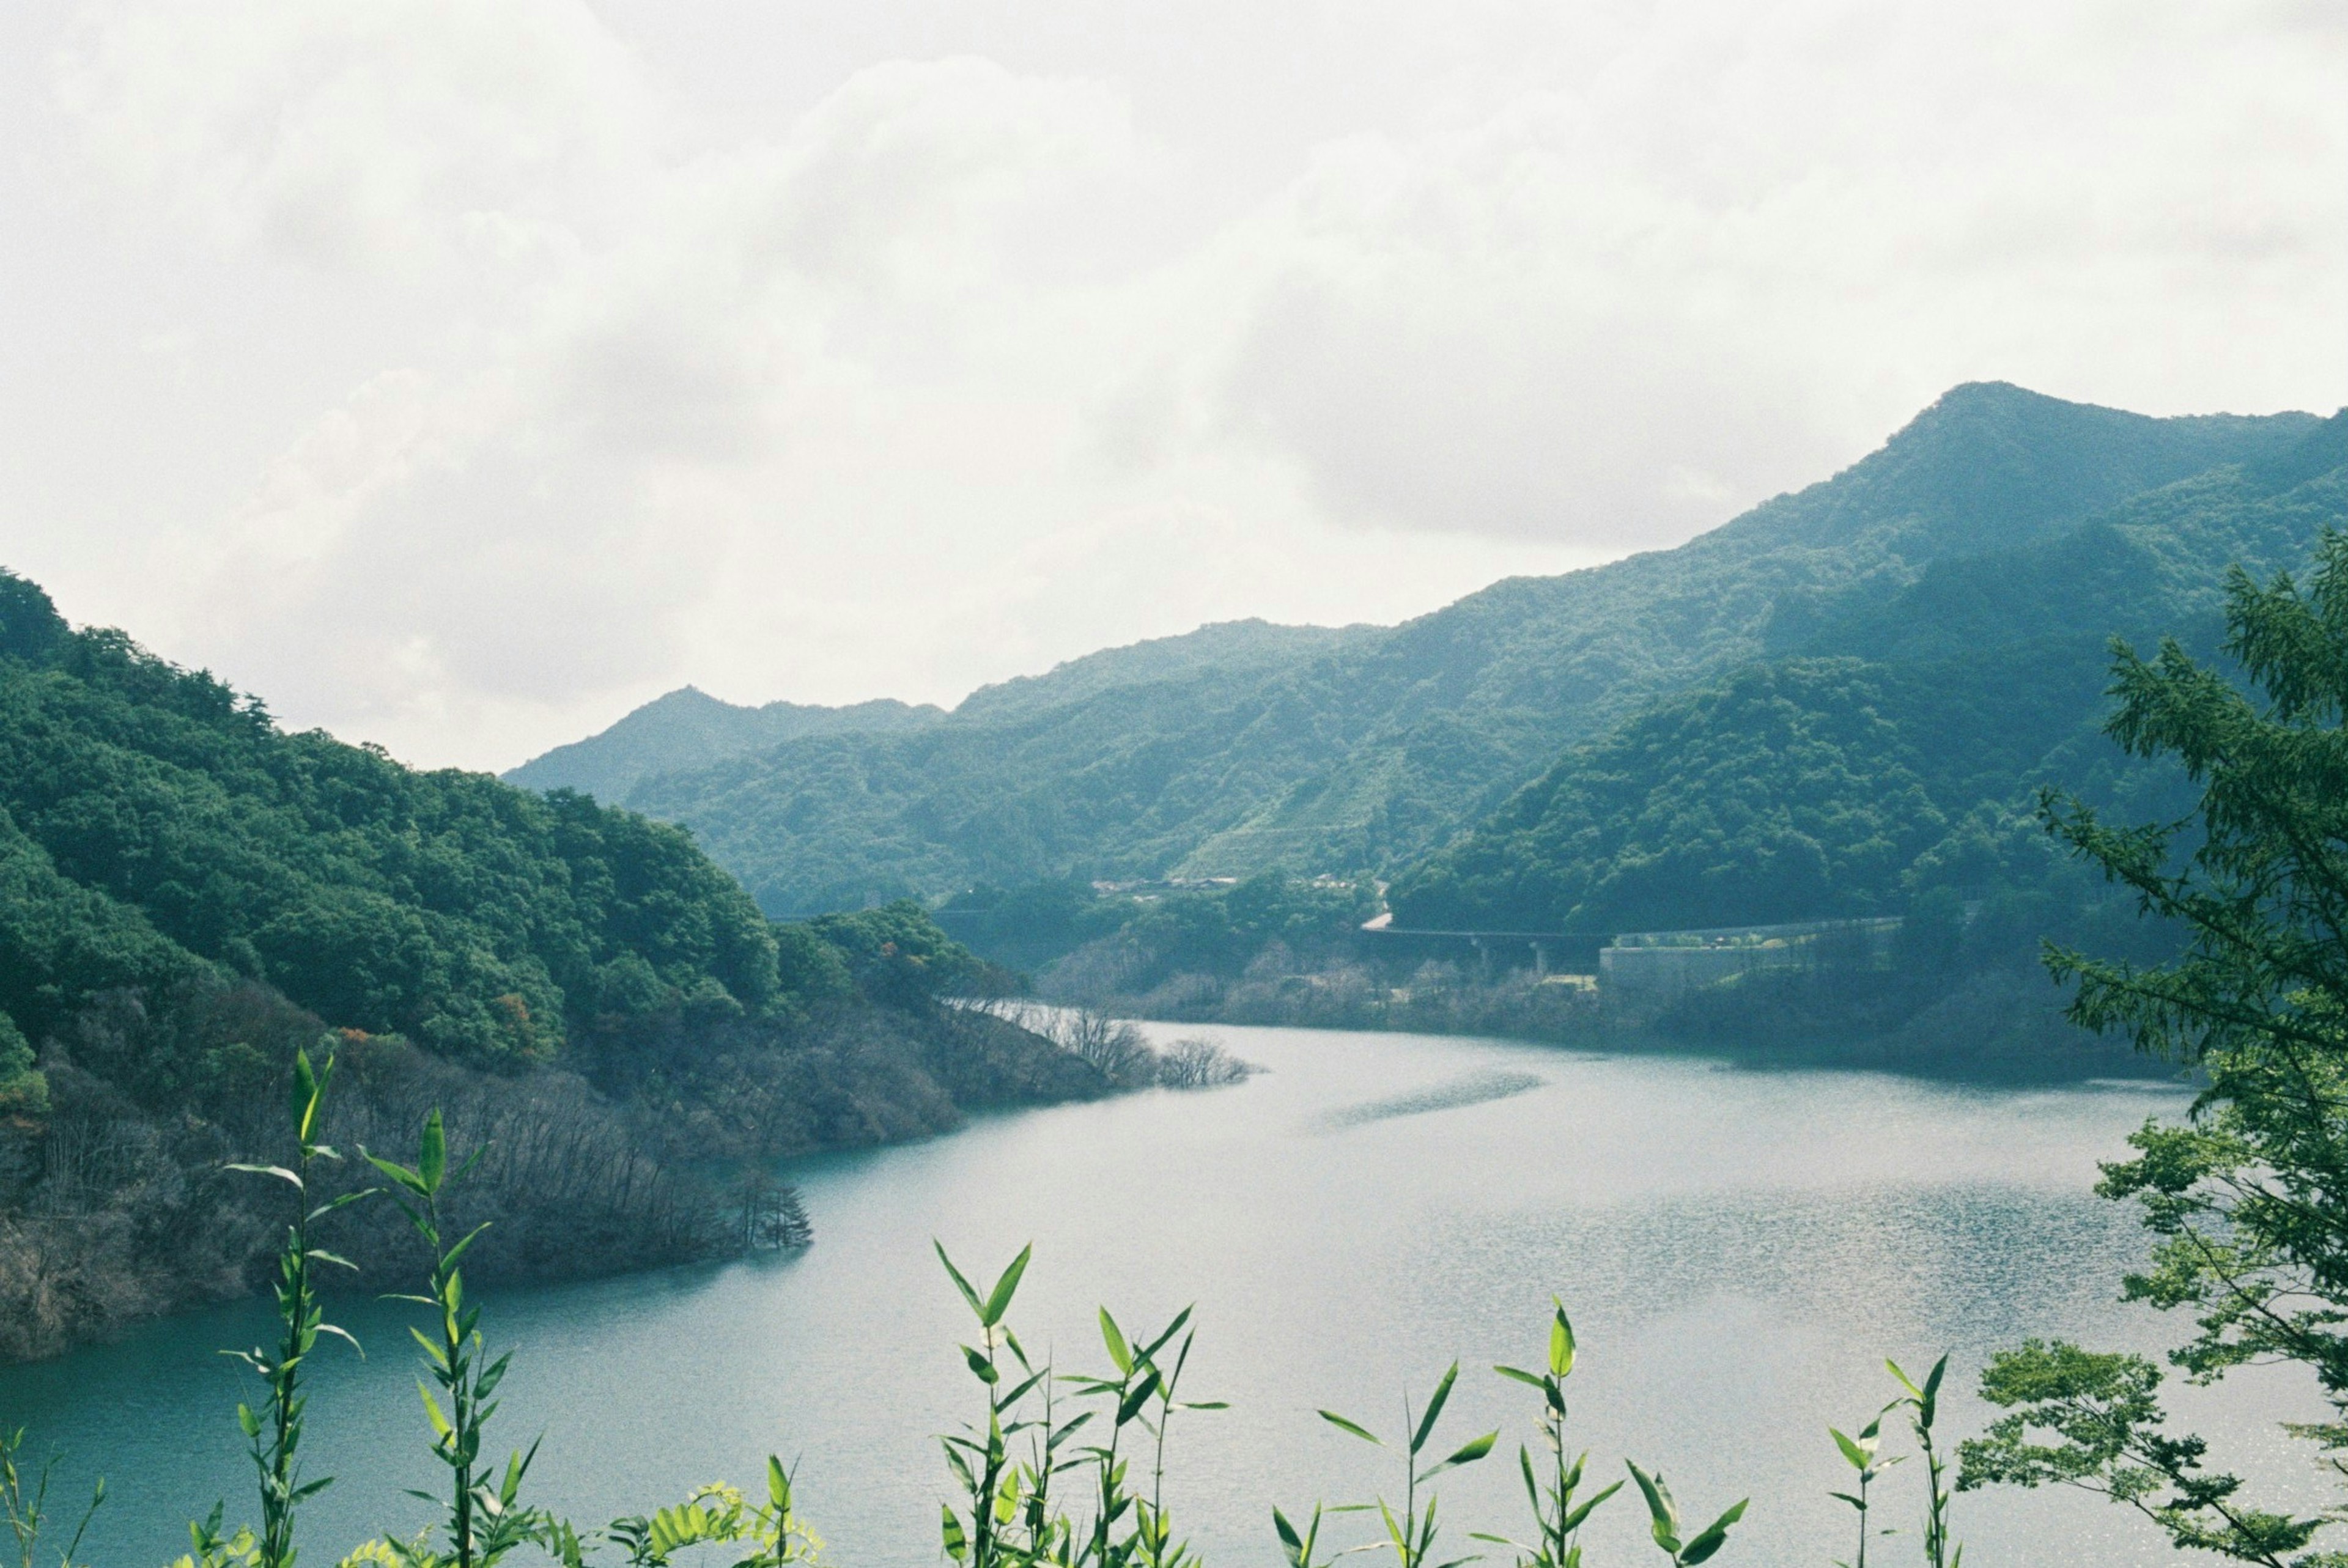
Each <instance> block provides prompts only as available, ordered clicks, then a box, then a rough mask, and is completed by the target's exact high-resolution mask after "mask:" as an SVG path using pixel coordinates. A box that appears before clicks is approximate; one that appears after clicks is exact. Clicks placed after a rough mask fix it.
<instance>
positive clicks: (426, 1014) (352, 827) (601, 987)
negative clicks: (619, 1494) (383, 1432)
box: [0, 572, 1104, 1355]
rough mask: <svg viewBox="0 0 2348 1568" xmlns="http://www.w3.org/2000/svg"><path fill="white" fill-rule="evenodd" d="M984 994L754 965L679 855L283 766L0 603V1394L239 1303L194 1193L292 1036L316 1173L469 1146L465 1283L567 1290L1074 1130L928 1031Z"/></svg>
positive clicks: (134, 668)
mask: <svg viewBox="0 0 2348 1568" xmlns="http://www.w3.org/2000/svg"><path fill="white" fill-rule="evenodd" d="M987 981H988V975H987V972H986V971H985V968H984V966H983V965H981V964H979V963H978V961H977V960H975V959H973V958H971V957H970V955H969V954H968V953H967V952H965V951H963V949H962V948H959V947H957V946H956V945H955V944H953V943H952V942H950V941H948V940H947V939H946V938H945V937H944V935H943V934H942V932H940V931H939V930H938V928H937V927H936V926H935V925H934V924H933V923H932V922H931V921H930V920H929V919H928V917H926V916H925V915H923V914H922V912H921V911H920V910H919V909H918V908H916V907H910V906H906V907H897V908H893V909H880V910H871V911H865V912H860V913H858V914H855V915H851V916H842V917H835V918H833V919H831V920H829V921H826V922H823V923H821V924H819V925H817V926H782V927H778V926H775V925H773V924H771V923H770V922H768V921H767V918H766V917H764V916H763V915H761V914H760V913H759V911H758V909H757V906H756V905H755V904H754V903H753V902H752V901H751V899H750V898H749V897H748V896H747V894H746V893H744V892H743V890H742V889H741V887H740V886H739V885H738V884H736V882H735V881H734V880H733V878H731V877H730V876H727V875H726V873H725V872H724V871H722V870H720V869H719V868H718V867H717V866H716V865H714V864H713V863H712V862H711V861H710V860H709V858H708V857H707V856H705V855H704V854H703V853H702V852H701V850H700V849H699V848H697V847H696V846H695V845H694V843H693V842H692V839H691V838H690V836H689V835H687V834H685V832H684V831H682V830H681V829H679V828H676V827H675V826H671V825H666V824H663V823H657V822H653V821H650V820H647V819H646V818H644V817H642V816H639V815H633V814H632V813H628V812H624V811H621V810H617V809H611V808H606V807H602V806H599V805H597V804H595V803H594V802H593V801H592V800H590V799H589V798H587V797H586V796H584V795H581V794H572V793H567V792H557V793H555V794H550V795H545V796H541V795H538V794H532V793H530V792H528V791H525V790H520V789H517V788H514V787H512V786H510V785H508V784H500V783H499V782H498V781H497V780H495V779H491V778H489V777H486V776H484V775H480V774H463V773H456V772H438V773H425V772H417V771H416V770H412V769H409V768H407V767H403V766H401V765H400V764H397V763H396V762H394V761H392V760H391V759H390V758H389V757H387V756H386V755H384V754H383V753H380V752H378V751H376V750H373V749H370V748H366V747H355V746H349V745H345V744H343V743H340V742H337V741H335V740H334V739H332V738H331V737H329V736H326V735H324V734H322V733H308V734H288V733H284V732H283V731H281V730H280V729H279V728H278V727H277V726H276V725H275V724H274V723H272V722H271V720H270V718H269V715H268V714H267V712H265V711H264V710H263V708H262V707H261V706H260V705H259V704H258V703H257V702H253V701H252V700H251V699H248V698H244V697H241V696H239V695H237V694H236V693H234V692H231V691H229V690H228V689H227V688H226V687H224V686H222V685H221V683H220V682H217V681H214V680H213V679H211V677H210V676H208V675H204V674H201V673H198V672H191V671H185V670H180V669H178V668H175V667H173V666H171V665H170V664H168V663H166V662H164V661H160V660H158V659H156V658H154V657H152V656H151V655H149V654H148V653H146V652H144V651H141V650H140V649H139V647H138V646H137V645H136V644H134V643H132V642H131V641H129V639H128V638H126V637H125V636H123V635H122V634H121V633H119V632H115V631H107V630H76V629H74V628H72V627H70V626H68V625H67V623H66V621H65V620H63V619H62V618H61V617H60V616H59V615H58V614H57V610H56V609H55V608H54V607H53V605H52V604H51V603H50V601H49V600H48V598H47V596H46V594H44V593H43V592H42V591H41V590H40V589H38V588H37V587H36V586H34V585H33V584H31V583H29V582H26V581H25V580H24V579H20V578H16V577H14V576H11V575H8V574H6V573H5V572H0V1355H5V1354H9V1353H18V1354H22V1353H28V1352H34V1351H39V1350H45V1349H51V1348H57V1346H59V1345H61V1344H64V1343H66V1342H67V1341H69V1340H70V1339H72V1338H74V1337H78V1336H81V1335H84V1334H88V1333H91V1332H97V1331H100V1330H102V1329H103V1328H104V1327H107V1326H108V1324H111V1323H114V1322H118V1321H120V1320H121V1319H123V1318H125V1317H135V1316H139V1315H140V1314H142V1313H147V1312H152V1311H159V1310H164V1309H168V1308H169V1307H172V1306H175V1305H178V1304H180V1303H182V1302H185V1301H189V1300H198V1299H203V1298H206V1297H209V1296H219V1295H221V1294H227V1293H233V1292H235V1291H237V1290H240V1289H242V1288H243V1287H244V1286H245V1285H246V1284H247V1283H248V1281H247V1277H246V1269H247V1267H248V1266H249V1265H250V1264H251V1262H252V1258H253V1256H254V1255H255V1253H254V1248H255V1247H256V1246H257V1245H260V1244H261V1243H262V1242H263V1241H265V1239H266V1236H267V1234H268V1231H269V1226H268V1225H267V1224H265V1223H263V1221H262V1220H261V1219H260V1218H259V1217H257V1216H258V1214H260V1212H261V1211H260V1210H259V1209H258V1208H256V1206H255V1205H256V1204H261V1203H263V1201H264V1200H265V1197H266V1194H258V1193H254V1192H252V1191H251V1190H250V1184H242V1185H240V1184H239V1182H238V1181H234V1180H230V1179H228V1178H226V1177H224V1176H223V1175H222V1173H221V1163H222V1162H223V1161H225V1160H228V1159H231V1158H237V1157H244V1158H250V1157H252V1156H254V1155H263V1156H269V1155H273V1153H275V1152H276V1151H275V1150H274V1149H273V1146H272V1144H271V1140H272V1139H273V1137H274V1136H276V1133H275V1132H273V1128H274V1124H275V1122H276V1121H277V1118H275V1117H273V1116H270V1115H268V1114H267V1113H266V1112H267V1108H268V1107H272V1106H273V1105H275V1104H276V1103H277V1102H278V1100H279V1099H280V1092H279V1091H280V1087H281V1085H282V1083H283V1080H284V1075H285V1071H286V1068H287V1065H288V1063H289V1061H290V1060H291V1058H292V1055H293V1051H294V1050H296V1049H297V1048H301V1047H309V1048H312V1049H314V1050H315V1049H318V1048H319V1044H320V1040H321V1035H322V1033H323V1032H324V1031H327V1030H332V1031H334V1033H333V1037H332V1040H333V1043H332V1044H331V1046H330V1049H332V1050H336V1051H339V1052H340V1053H341V1054H342V1055H343V1056H344V1057H345V1061H346V1065H348V1067H349V1068H350V1070H351V1078H350V1081H351V1082H352V1083H353V1084H354V1085H355V1090H354V1091H352V1092H350V1093H347V1094H345V1095H341V1096H338V1097H337V1109H336V1114H337V1115H338V1116H339V1117H341V1118H342V1119H343V1121H342V1122H341V1126H340V1133H339V1135H340V1136H341V1137H343V1138H345V1139H348V1140H351V1141H363V1140H372V1141H373V1142H375V1143H379V1144H383V1145H386V1146H395V1145H397V1144H399V1143H404V1142H405V1141H406V1140H407V1139H408V1138H410V1137H412V1136H413V1128H414V1124H415V1122H416V1121H417V1118H419V1117H420V1116H421V1114H422V1112H423V1110H424V1109H425V1108H426V1107H427V1105H428V1104H431V1103H445V1104H447V1105H448V1107H449V1109H450V1112H451V1115H452V1118H453V1119H454V1125H455V1127H456V1129H457V1131H458V1134H459V1136H460V1137H463V1138H467V1139H470V1140H473V1141H475V1142H493V1143H495V1145H496V1149H495V1151H494V1153H493V1157H492V1158H491V1159H490V1160H489V1163H487V1164H486V1165H484V1166H483V1168H482V1173H481V1179H480V1180H479V1181H478V1182H476V1183H474V1184H471V1194H472V1195H471V1196H469V1198H468V1199H467V1200H465V1201H466V1202H468V1203H469V1204H473V1205H475V1206H476V1208H477V1209H478V1211H479V1214H480V1215H481V1216H482V1217H495V1218H497V1219H498V1220H499V1225H498V1227H497V1229H496V1230H495V1231H494V1232H492V1233H491V1235H490V1236H489V1238H487V1239H485V1240H484V1242H483V1243H482V1251H481V1259H482V1266H483V1267H484V1268H485V1269H486V1270H487V1271H488V1272H489V1274H491V1275H496V1274H498V1273H500V1272H504V1273H513V1274H531V1275H556V1274H566V1273H579V1272H592V1271H597V1270H602V1269H610V1268H616V1267H624V1266H630V1265H633V1264H643V1263H654V1262H661V1261H666V1260H670V1259H675V1258H678V1257H687V1256H701V1255H709V1254H711V1253H713V1252H722V1251H725V1250H727V1249H728V1248H730V1247H732V1246H735V1245H739V1244H740V1243H741V1241H742V1240H743V1239H744V1238H745V1237H746V1236H754V1235H759V1234H767V1235H780V1234H784V1233H787V1232H788V1230H789V1229H790V1226H789V1225H788V1224H787V1223H785V1222H786V1221H787V1220H788V1215H785V1214H780V1213H779V1212H774V1213H764V1214H750V1213H747V1211H746V1209H745V1207H744V1205H745V1204H749V1206H750V1207H751V1208H753V1209H755V1208H757V1206H758V1205H759V1204H771V1201H772V1200H773V1190H772V1188H771V1184H765V1185H761V1184H759V1183H758V1182H757V1181H753V1182H752V1184H751V1186H750V1187H748V1188H745V1189H743V1191H742V1192H741V1193H737V1192H736V1190H735V1185H734V1184H735V1183H736V1178H737V1177H743V1176H745V1175H747V1176H750V1177H756V1175H757V1172H758V1171H759V1170H760V1168H761V1167H762V1166H763V1165H764V1164H765V1163H767V1162H769V1161H771V1160H772V1159H773V1158H775V1157H777V1156H778V1155H781V1154H786V1153H794V1152H798V1151H802V1150H806V1149H810V1148H817V1147H822V1146H826V1145H829V1144H839V1143H868V1142H871V1141H875V1140H878V1139H883V1138H889V1137H900V1136H910V1135H916V1134H920V1133H923V1132H934V1131H938V1130H941V1129H942V1128H944V1127H947V1126H951V1125H953V1122H955V1120H956V1119H957V1118H958V1117H959V1115H960V1113H961V1111H962V1108H963V1107H965V1106H970V1105H975V1104H985V1103H993V1102H1018V1101H1035V1100H1048V1099H1056V1098H1065V1097H1067V1096H1070V1095H1082V1094H1090V1093H1097V1092H1100V1091H1102V1089H1103V1088H1104V1084H1103V1082H1102V1081H1101V1079H1100V1077H1099V1074H1098V1073H1097V1072H1095V1071H1092V1070H1091V1069H1089V1068H1087V1067H1086V1066H1085V1065H1084V1064H1083V1063H1081V1062H1078V1061H1076V1060H1075V1059H1074V1058H1072V1057H1069V1056H1068V1055H1067V1054H1066V1053H1065V1052H1063V1051H1061V1050H1058V1049H1056V1047H1054V1046H1052V1045H1051V1044H1049V1043H1048V1042H1046V1041H1045V1040H1040V1039H1038V1038H1037V1037H1035V1036H1033V1035H1030V1034H1027V1033H1025V1031H1023V1030H1016V1029H1013V1028H1011V1027H1009V1026H1007V1025H1004V1024H1001V1023H999V1022H997V1021H996V1020H991V1019H984V1018H980V1017H977V1016H975V1015H966V1014H963V1013H960V1012H957V1011H955V1010H953V1009H946V1008H942V1007H941V1006H940V1005H939V1004H938V1003H937V1001H936V997H937V995H938V994H939V993H940V992H941V991H942V990H962V989H970V988H972V987H973V986H982V987H983V985H984V984H986V983H987ZM745 1193H747V1194H751V1196H744V1195H743V1194H745ZM761 1193H763V1194H766V1196H763V1197H758V1196H757V1194H761ZM753 1197H755V1198H756V1202H753V1201H752V1199H753ZM778 1226H779V1227H780V1228H779V1229H778ZM360 1240H361V1242H362V1243H363V1244H365V1245H362V1247H361V1252H362V1254H364V1253H366V1247H367V1246H372V1247H374V1248H375V1249H376V1253H377V1254H380V1255H391V1254H394V1253H396V1251H397V1249H398V1248H399V1247H400V1246H401V1245H403V1243H402V1242H401V1239H400V1236H399V1234H398V1232H397V1230H396V1228H393V1227H381V1228H379V1230H378V1232H376V1233H374V1234H372V1235H363V1236H362V1237H361V1238H360ZM361 1261H363V1262H364V1261H367V1258H366V1256H365V1255H362V1258H361Z"/></svg>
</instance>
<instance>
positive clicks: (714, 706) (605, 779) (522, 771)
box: [503, 686, 945, 804]
mask: <svg viewBox="0 0 2348 1568" xmlns="http://www.w3.org/2000/svg"><path fill="white" fill-rule="evenodd" d="M944 716H945V711H944V710H943V709H942V708H935V707H931V706H929V705H927V704H924V705H922V706H921V707H912V706H910V705H908V704H906V703H903V702H896V701H894V700H893V699H890V698H882V699H880V700H879V701H877V702H858V703H855V704H853V705H852V706H850V707H846V708H821V707H814V706H803V705H801V704H799V703H797V702H768V703H767V705H766V706H764V707H762V708H745V707H740V706H737V705H736V704H735V703H732V702H723V701H720V700H719V699H717V698H716V697H713V696H711V695H710V694H709V693H708V692H704V691H701V690H700V689H698V688H697V687H693V686H685V687H680V688H679V689H678V690H676V691H674V692H670V693H668V695H666V696H664V697H657V698H654V700H653V701H652V702H647V703H645V704H644V706H643V707H641V708H638V709H636V710H635V711H634V712H632V713H630V714H628V715H627V717H625V718H623V719H622V720H621V721H620V722H619V723H615V724H613V726H612V727H611V728H610V729H608V730H605V731H603V732H602V733H600V734H596V735H592V736H590V737H588V738H587V739H586V740H583V741H573V742H572V743H571V744H569V745H567V746H557V747H555V748H554V749H553V750H552V751H551V752H548V753H545V754H544V755H542V756H537V757H533V758H531V759H530V761H529V762H526V763H524V764H521V766H520V767H518V768H515V769H513V770H512V771H510V772H509V773H507V774H504V775H503V776H504V778H505V781H506V782H507V783H508V784H520V786H521V787H522V788H524V789H534V790H557V789H570V790H577V791H579V792H580V793H581V794H591V795H593V796H594V797H595V798H596V799H597V800H600V801H605V802H609V803H611V804H619V803H620V802H622V801H624V800H626V799H627V798H628V792H629V791H630V790H633V788H635V786H636V785H637V784H640V783H642V782H643V781H644V780H645V779H647V778H649V777H651V776H652V775H653V774H660V773H676V772H682V771H688V770H691V769H694V768H704V767H707V766H709V765H710V764H712V763H718V762H723V761H725V760H726V758H728V757H733V756H739V755H740V754H741V753H744V752H756V751H763V750H764V749H766V748H767V747H768V746H772V745H775V744H777V743H780V742H783V741H788V740H795V739H797V738H798V737H799V736H801V735H829V734H839V733H845V732H849V731H866V732H871V733H883V734H885V733H890V732H892V731H898V730H910V729H914V728H917V727H918V726H920V725H922V724H926V723H931V722H932V720H936V719H942V718H943V717H944Z"/></svg>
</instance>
